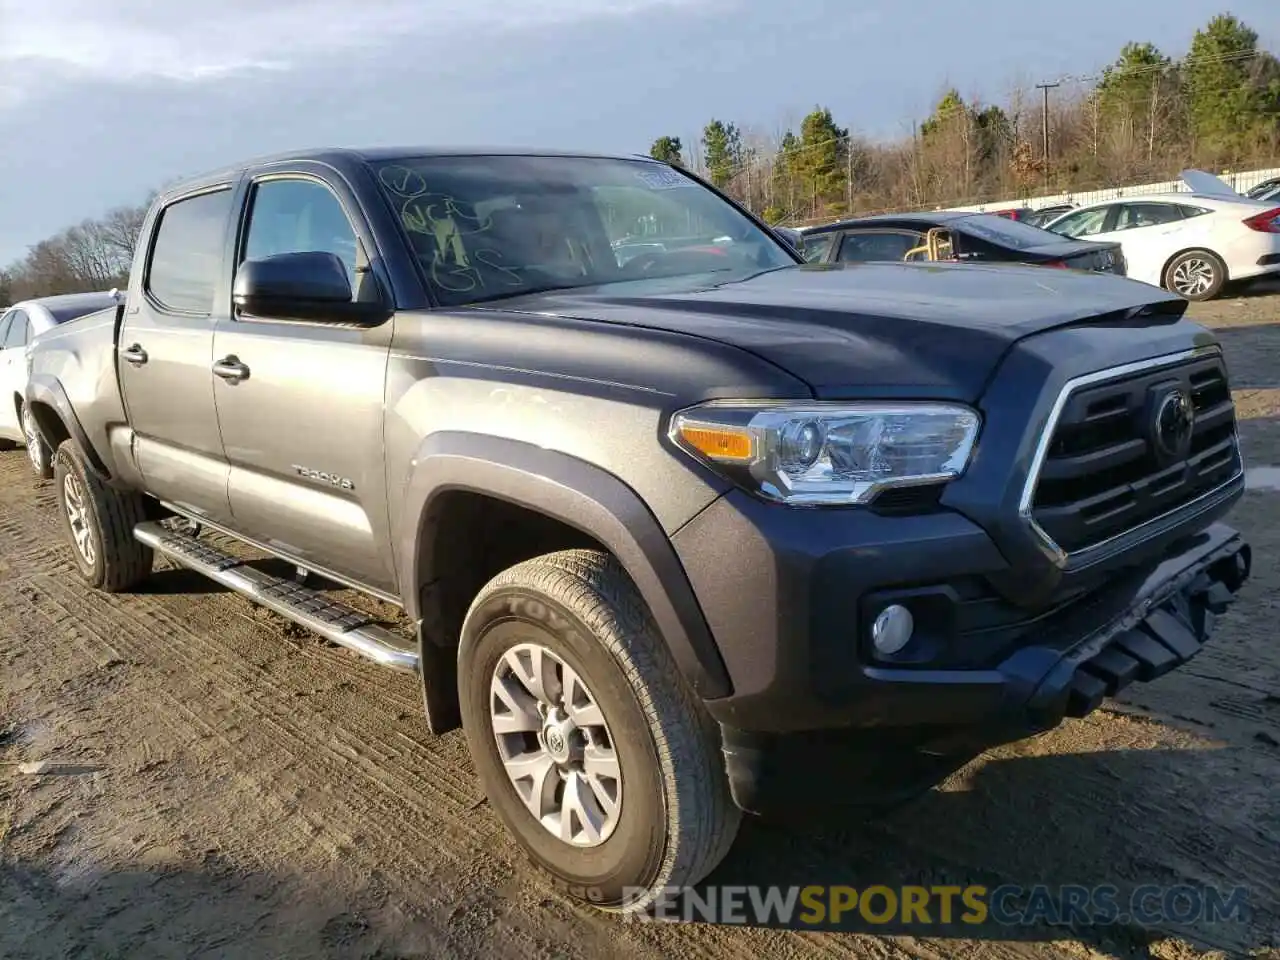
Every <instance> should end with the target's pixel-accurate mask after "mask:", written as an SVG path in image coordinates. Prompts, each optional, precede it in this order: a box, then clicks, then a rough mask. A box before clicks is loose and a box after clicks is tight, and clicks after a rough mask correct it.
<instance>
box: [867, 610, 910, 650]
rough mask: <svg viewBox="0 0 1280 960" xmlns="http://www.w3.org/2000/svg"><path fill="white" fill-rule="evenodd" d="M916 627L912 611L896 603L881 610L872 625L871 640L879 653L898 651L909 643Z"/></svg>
mask: <svg viewBox="0 0 1280 960" xmlns="http://www.w3.org/2000/svg"><path fill="white" fill-rule="evenodd" d="M915 628H916V624H915V618H914V617H912V616H911V611H910V610H908V609H907V608H906V607H904V606H901V605H900V604H897V603H894V604H891V605H889V606H887V607H885V608H884V609H883V610H881V611H880V615H879V616H877V617H876V620H875V623H873V624H872V625H871V642H872V643H874V644H875V647H876V651H877V652H878V653H883V654H891V653H897V652H898V651H899V650H901V649H902V648H903V647H905V646H906V645H907V641H908V640H910V639H911V632H912V631H913V630H914V629H915Z"/></svg>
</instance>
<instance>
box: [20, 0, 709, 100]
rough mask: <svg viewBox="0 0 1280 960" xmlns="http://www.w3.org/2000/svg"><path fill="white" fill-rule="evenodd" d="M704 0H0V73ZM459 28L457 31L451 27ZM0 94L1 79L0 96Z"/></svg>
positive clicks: (84, 74) (293, 62)
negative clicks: (162, 0)
mask: <svg viewBox="0 0 1280 960" xmlns="http://www.w3.org/2000/svg"><path fill="white" fill-rule="evenodd" d="M707 2H708V0H540V2H539V3H530V2H529V0H366V2H365V3H364V4H363V5H356V4H353V3H351V2H350V0H265V2H264V0H175V2H172V3H168V4H159V3H155V2H154V0H41V2H38V3H31V2H30V0H0V23H2V24H3V29H0V76H3V77H4V80H5V87H7V97H8V99H9V100H10V101H12V100H13V99H15V98H17V97H19V96H20V95H21V94H22V93H23V92H24V91H25V90H26V89H27V88H30V87H31V86H35V85H38V83H39V81H40V79H41V78H48V77H50V76H56V77H60V78H64V79H80V80H101V79H106V80H112V81H126V82H127V81H138V80H147V79H153V78H154V79H164V80H171V81H188V82H200V81H205V80H210V79H216V78H221V77H225V76H228V75H233V74H242V73H249V72H255V71H285V70H289V69H291V68H294V67H296V66H299V65H302V64H306V63H308V62H313V61H314V60H315V59H316V58H318V57H321V56H323V55H325V54H333V53H341V52H344V51H351V50H358V49H361V48H363V49H366V50H368V49H373V48H376V47H377V46H378V45H380V44H382V43H384V42H386V41H388V40H391V39H397V40H405V39H409V38H414V37H418V38H421V39H422V40H423V41H424V46H423V50H422V55H423V57H424V58H430V57H432V56H433V54H434V50H440V49H443V48H442V47H440V46H436V45H437V44H439V43H440V42H441V40H442V38H444V37H445V36H448V37H450V38H451V42H471V43H483V40H484V35H483V33H479V32H478V31H484V30H491V31H497V30H510V29H520V28H527V27H536V26H544V25H554V24H564V23H571V22H576V21H584V20H598V19H604V18H611V17H618V16H628V15H634V14H639V13H644V12H646V11H649V10H654V9H656V8H662V7H667V8H670V7H687V6H706V5H707ZM459 34H461V35H462V37H461V38H460V37H458V36H457V35H459ZM5 99H6V90H5V88H2V87H0V106H2V105H3V103H4V101H5Z"/></svg>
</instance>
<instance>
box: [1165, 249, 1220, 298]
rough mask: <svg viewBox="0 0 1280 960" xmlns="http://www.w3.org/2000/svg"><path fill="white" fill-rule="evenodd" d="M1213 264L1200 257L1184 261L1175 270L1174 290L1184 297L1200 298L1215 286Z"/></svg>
mask: <svg viewBox="0 0 1280 960" xmlns="http://www.w3.org/2000/svg"><path fill="white" fill-rule="evenodd" d="M1213 279H1214V271H1213V264H1211V263H1210V262H1209V261H1208V260H1203V259H1201V258H1200V257H1190V258H1188V259H1186V260H1183V261H1182V262H1181V263H1180V264H1178V265H1177V266H1176V267H1174V269H1173V289H1174V291H1175V292H1176V293H1180V294H1182V296H1184V297H1198V296H1200V294H1202V293H1204V292H1205V291H1206V290H1208V289H1209V288H1210V287H1211V286H1213Z"/></svg>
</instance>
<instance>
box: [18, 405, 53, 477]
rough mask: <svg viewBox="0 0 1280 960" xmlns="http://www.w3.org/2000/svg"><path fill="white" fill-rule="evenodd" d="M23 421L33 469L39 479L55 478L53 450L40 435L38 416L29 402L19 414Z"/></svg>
mask: <svg viewBox="0 0 1280 960" xmlns="http://www.w3.org/2000/svg"><path fill="white" fill-rule="evenodd" d="M19 420H21V422H22V435H23V436H24V437H25V438H26V441H27V458H28V459H29V460H30V461H31V469H32V470H34V471H35V474H36V479H37V480H51V479H53V451H51V450H50V449H49V446H48V444H46V443H45V442H44V439H43V438H42V437H41V436H40V431H39V430H38V429H37V428H36V418H35V417H34V416H33V415H32V413H31V408H30V407H29V406H28V405H27V404H25V403H24V404H23V405H22V411H21V413H20V415H19Z"/></svg>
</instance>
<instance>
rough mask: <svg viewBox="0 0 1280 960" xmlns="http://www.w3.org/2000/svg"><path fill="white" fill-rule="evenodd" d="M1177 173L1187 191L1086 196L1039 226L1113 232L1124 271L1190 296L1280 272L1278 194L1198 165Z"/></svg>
mask: <svg viewBox="0 0 1280 960" xmlns="http://www.w3.org/2000/svg"><path fill="white" fill-rule="evenodd" d="M1182 180H1183V182H1184V183H1186V184H1187V186H1188V187H1190V189H1191V192H1190V193H1163V194H1152V195H1146V196H1132V197H1120V198H1117V199H1114V200H1105V201H1103V202H1101V203H1091V204H1089V205H1087V206H1083V207H1077V208H1076V209H1074V210H1072V211H1071V212H1070V213H1066V214H1063V215H1062V216H1060V217H1057V218H1056V219H1054V220H1051V221H1049V222H1048V223H1047V224H1045V225H1044V229H1045V230H1051V231H1053V232H1054V233H1059V234H1062V235H1063V236H1067V237H1073V238H1076V239H1088V240H1102V241H1106V240H1113V241H1115V242H1117V243H1119V244H1120V247H1121V250H1122V252H1123V254H1124V259H1125V264H1126V269H1125V272H1126V274H1127V275H1128V276H1129V277H1131V278H1133V279H1134V280H1141V281H1143V282H1145V283H1150V284H1154V285H1155V286H1158V287H1164V288H1165V289H1166V290H1172V291H1173V292H1174V293H1177V294H1179V295H1181V296H1183V297H1185V298H1186V299H1188V300H1211V299H1213V298H1214V297H1216V296H1218V294H1220V293H1221V292H1222V288H1223V286H1224V285H1225V284H1226V283H1227V282H1228V281H1231V280H1247V279H1250V278H1253V277H1261V276H1265V275H1267V274H1276V273H1280V201H1277V200H1274V199H1273V200H1270V201H1264V200H1252V199H1250V198H1248V197H1244V196H1241V195H1240V194H1238V193H1236V192H1235V191H1234V190H1232V189H1231V188H1230V187H1229V186H1227V185H1226V184H1225V183H1223V182H1222V181H1221V180H1219V179H1218V178H1217V177H1215V176H1213V175H1211V174H1207V173H1204V172H1203V171H1200V170H1188V171H1185V172H1184V173H1183V174H1182Z"/></svg>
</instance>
